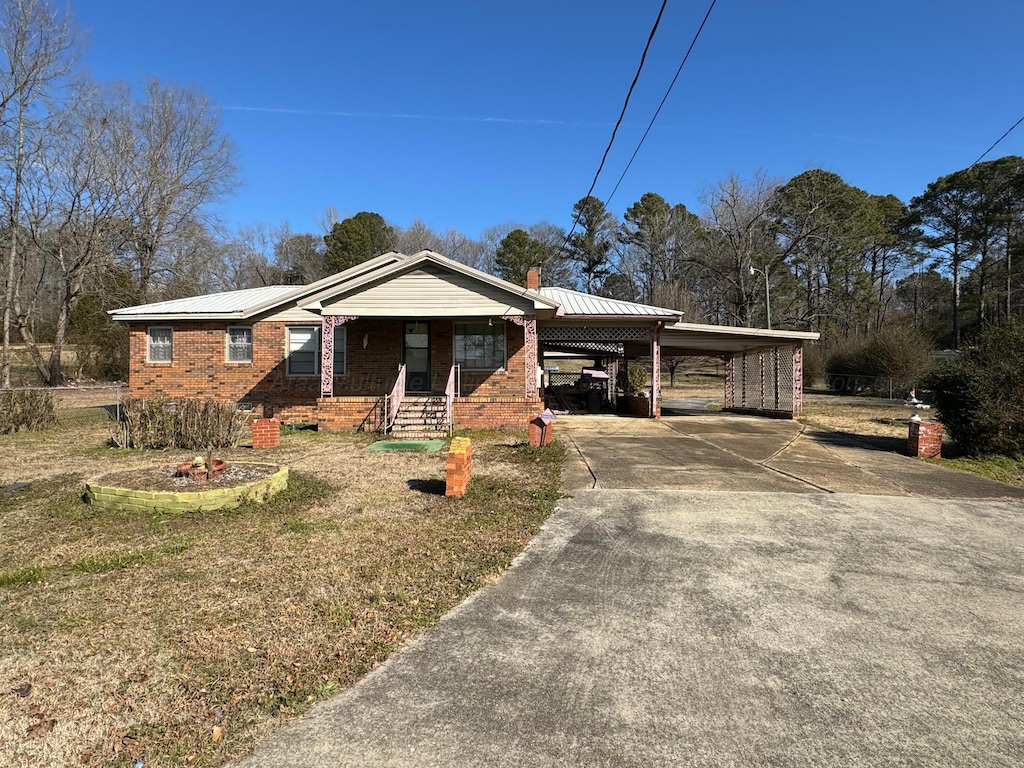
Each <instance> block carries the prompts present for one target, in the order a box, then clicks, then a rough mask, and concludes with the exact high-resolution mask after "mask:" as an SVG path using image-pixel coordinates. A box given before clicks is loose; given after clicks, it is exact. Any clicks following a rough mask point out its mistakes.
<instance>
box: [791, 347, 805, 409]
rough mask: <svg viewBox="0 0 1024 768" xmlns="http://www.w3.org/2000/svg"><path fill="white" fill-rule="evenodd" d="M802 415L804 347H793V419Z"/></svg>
mask: <svg viewBox="0 0 1024 768" xmlns="http://www.w3.org/2000/svg"><path fill="white" fill-rule="evenodd" d="M803 413H804V347H803V345H802V344H794V345H793V418H794V419H797V418H799V417H800V416H803Z"/></svg>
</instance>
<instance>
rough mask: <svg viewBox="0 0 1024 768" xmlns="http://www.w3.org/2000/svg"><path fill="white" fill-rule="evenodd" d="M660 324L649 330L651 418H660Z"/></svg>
mask: <svg viewBox="0 0 1024 768" xmlns="http://www.w3.org/2000/svg"><path fill="white" fill-rule="evenodd" d="M660 394H661V323H660V322H658V323H655V324H654V328H653V329H652V330H651V418H654V419H660V418H661V403H660V402H659V401H658V396H659V395H660Z"/></svg>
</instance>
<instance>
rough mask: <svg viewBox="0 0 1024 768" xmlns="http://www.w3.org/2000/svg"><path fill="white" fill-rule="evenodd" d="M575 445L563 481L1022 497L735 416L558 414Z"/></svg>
mask: <svg viewBox="0 0 1024 768" xmlns="http://www.w3.org/2000/svg"><path fill="white" fill-rule="evenodd" d="M555 428H556V430H557V434H559V435H560V436H561V437H563V438H564V439H566V440H567V441H568V442H569V444H570V446H571V447H572V451H571V456H570V464H569V466H568V467H567V468H566V474H565V483H566V487H567V488H568V489H570V490H576V489H585V488H647V489H675V490H681V489H691V490H715V491H760V492H785V493H859V494H871V495H884V496H919V497H925V498H937V499H961V498H970V499H1021V500H1024V488H1016V487H1013V486H1010V485H1006V484H1004V483H999V482H995V481H993V480H986V479H985V478H982V477H978V476H976V475H970V474H967V473H965V472H954V471H951V470H948V469H944V468H942V467H938V466H936V465H934V464H929V463H928V462H925V461H921V460H919V459H913V458H910V457H908V456H901V455H899V454H896V453H891V452H887V451H880V450H876V449H873V448H870V447H867V446H865V445H863V444H861V443H859V442H857V441H856V440H855V439H853V438H851V437H850V436H848V435H842V434H839V433H834V432H825V431H820V430H817V431H816V430H811V429H805V428H804V426H803V425H802V424H800V423H799V422H795V421H787V420H781V419H765V418H758V417H755V416H741V415H738V414H704V415H689V416H671V417H665V418H662V419H661V420H660V421H653V420H650V419H628V418H621V417H617V416H611V415H605V416H573V417H569V418H562V419H559V420H558V421H556V422H555Z"/></svg>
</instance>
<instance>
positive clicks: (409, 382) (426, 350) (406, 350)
mask: <svg viewBox="0 0 1024 768" xmlns="http://www.w3.org/2000/svg"><path fill="white" fill-rule="evenodd" d="M403 338H404V343H403V354H402V360H403V362H404V363H405V391H406V392H429V391H430V323H428V322H425V321H416V320H407V321H406V323H405V333H404V334H403Z"/></svg>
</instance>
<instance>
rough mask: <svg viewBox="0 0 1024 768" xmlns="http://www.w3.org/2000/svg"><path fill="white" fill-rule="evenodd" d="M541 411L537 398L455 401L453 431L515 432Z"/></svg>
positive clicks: (460, 399)
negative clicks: (499, 430)
mask: <svg viewBox="0 0 1024 768" xmlns="http://www.w3.org/2000/svg"><path fill="white" fill-rule="evenodd" d="M542 410H544V402H543V401H542V400H541V399H540V398H526V397H460V398H457V399H456V400H455V414H454V421H455V428H456V429H516V430H519V429H522V428H523V427H524V426H525V425H526V424H527V423H528V422H529V421H530V419H532V418H533V417H534V416H536V415H537V414H538V413H540V412H541V411H542Z"/></svg>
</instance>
